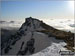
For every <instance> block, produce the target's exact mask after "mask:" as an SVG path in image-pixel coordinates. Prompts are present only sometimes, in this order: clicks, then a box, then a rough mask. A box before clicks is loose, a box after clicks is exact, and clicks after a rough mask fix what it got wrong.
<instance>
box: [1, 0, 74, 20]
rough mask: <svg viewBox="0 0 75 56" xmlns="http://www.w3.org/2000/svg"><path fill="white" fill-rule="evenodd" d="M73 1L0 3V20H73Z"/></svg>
mask: <svg viewBox="0 0 75 56" xmlns="http://www.w3.org/2000/svg"><path fill="white" fill-rule="evenodd" d="M73 5H74V4H73V1H42V0H41V1H27V0H26V1H1V18H0V19H4V20H7V19H10V20H12V19H15V20H17V19H18V20H19V19H24V18H26V17H30V16H31V17H34V18H39V19H40V18H42V19H74V6H73Z"/></svg>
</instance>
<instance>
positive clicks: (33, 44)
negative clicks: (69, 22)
mask: <svg viewBox="0 0 75 56" xmlns="http://www.w3.org/2000/svg"><path fill="white" fill-rule="evenodd" d="M73 40H74V34H73V33H71V32H65V31H61V30H57V29H55V28H53V27H51V26H49V25H47V24H46V23H44V22H43V21H40V20H38V19H35V18H32V17H29V18H26V19H25V22H24V23H23V24H22V26H21V27H20V29H19V30H18V31H17V32H16V33H15V34H14V35H11V36H10V38H9V39H8V41H6V42H5V43H4V44H3V45H2V48H1V49H2V54H8V55H9V54H10V55H13V54H14V55H31V54H33V55H34V53H38V52H40V51H42V50H44V49H45V50H44V52H48V51H49V52H50V54H49V53H48V55H51V54H52V53H53V54H52V55H54V53H56V54H55V55H57V56H59V53H58V52H59V51H60V50H63V49H65V50H66V48H65V47H67V49H69V50H72V51H73V50H74V49H73V47H74V44H73ZM42 52H43V51H42ZM55 55H54V56H55ZM34 56H35V55H34ZM42 56H43V55H42Z"/></svg>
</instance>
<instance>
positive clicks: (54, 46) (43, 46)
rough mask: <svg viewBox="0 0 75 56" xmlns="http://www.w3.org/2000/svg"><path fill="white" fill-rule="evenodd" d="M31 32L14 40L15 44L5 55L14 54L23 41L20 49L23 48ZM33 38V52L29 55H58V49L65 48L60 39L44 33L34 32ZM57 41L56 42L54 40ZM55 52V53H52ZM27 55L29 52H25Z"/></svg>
mask: <svg viewBox="0 0 75 56" xmlns="http://www.w3.org/2000/svg"><path fill="white" fill-rule="evenodd" d="M30 38H31V32H30V33H28V34H27V35H26V36H22V37H21V39H20V40H18V41H17V42H16V44H15V45H13V46H11V47H12V49H11V50H9V53H7V54H6V55H13V54H14V55H16V54H17V53H18V51H19V50H20V47H21V44H22V42H23V41H24V45H23V48H22V50H24V48H25V46H26V42H27V41H28V40H30ZM33 38H34V39H35V45H34V47H35V52H34V54H33V55H31V56H50V55H52V56H53V55H56V56H60V55H59V51H60V50H66V49H65V48H64V47H63V46H65V45H66V43H65V42H64V41H62V40H57V39H55V38H54V37H48V36H47V35H45V34H44V33H39V32H34V35H33ZM56 41H57V42H56ZM54 53H55V54H54ZM27 55H29V53H27Z"/></svg>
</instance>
